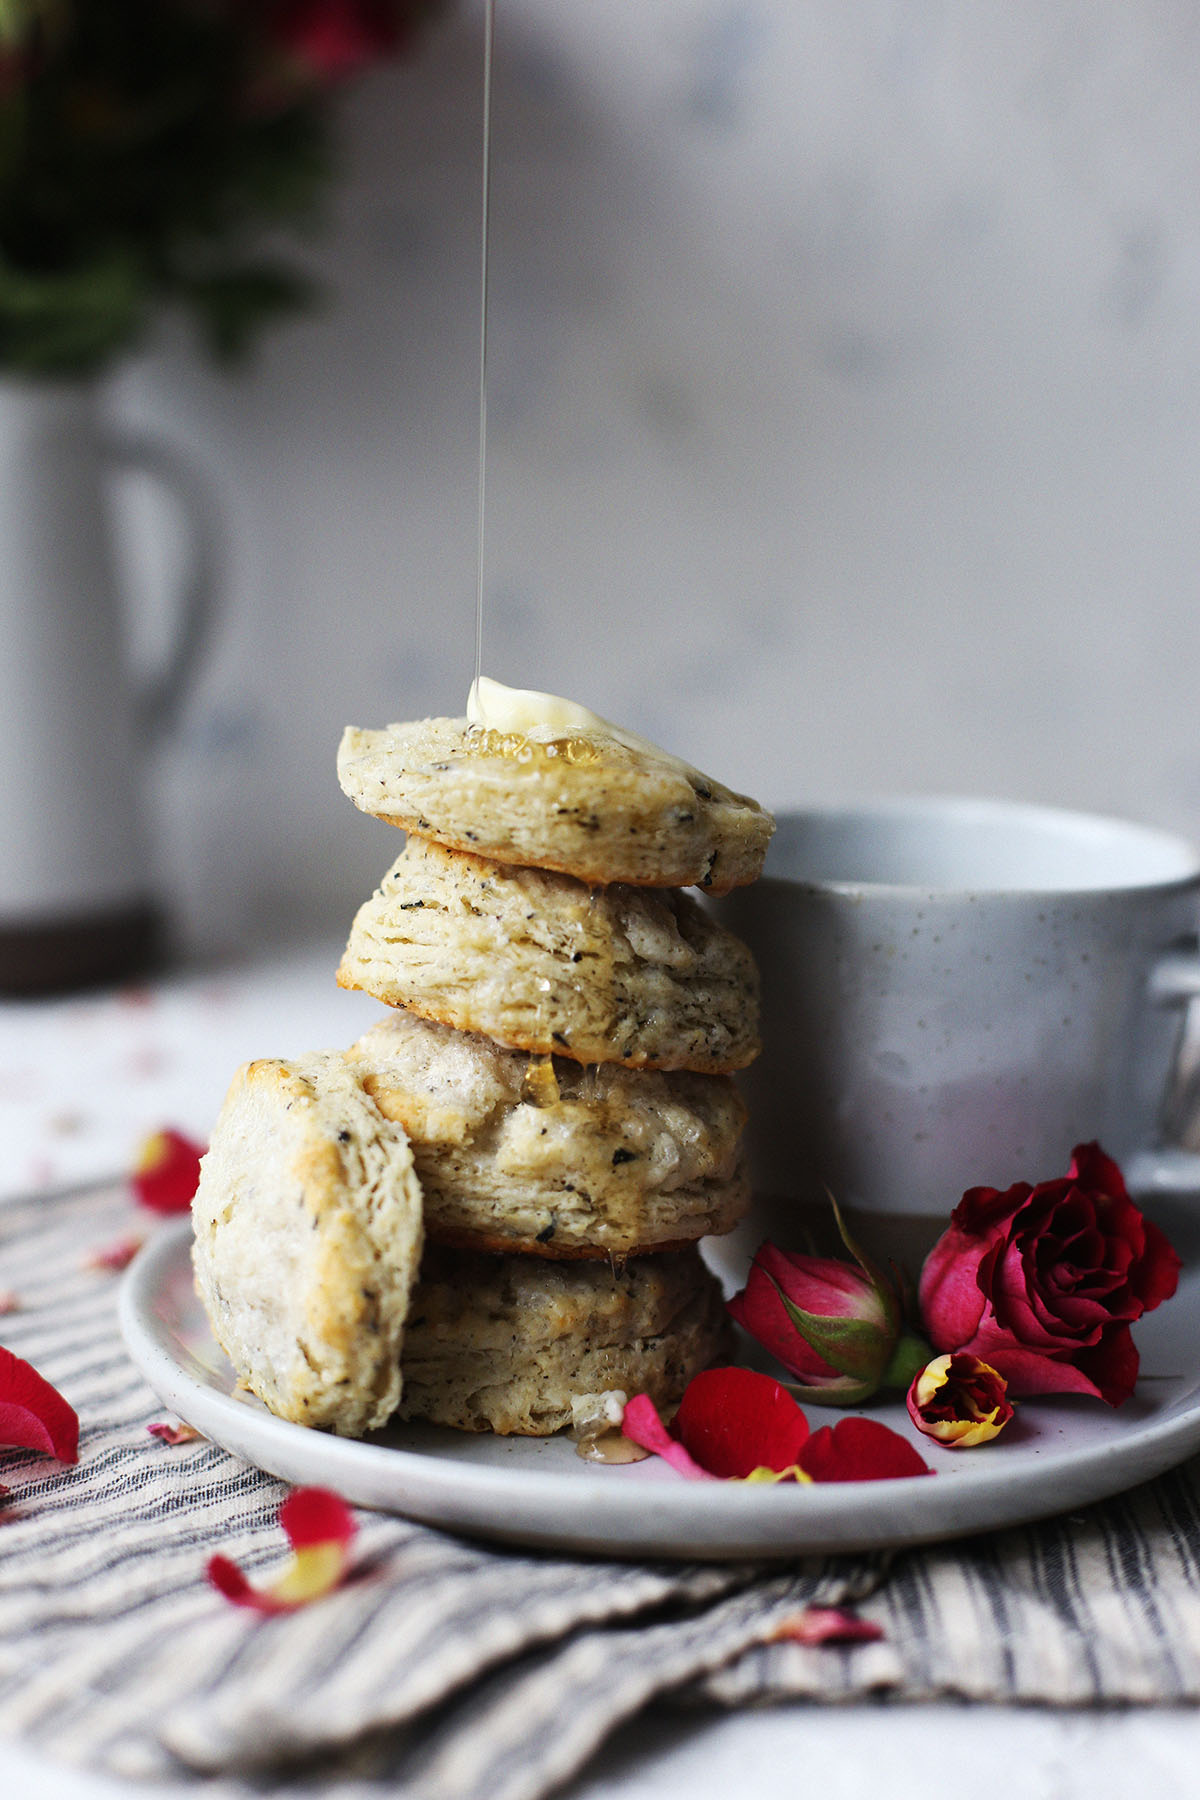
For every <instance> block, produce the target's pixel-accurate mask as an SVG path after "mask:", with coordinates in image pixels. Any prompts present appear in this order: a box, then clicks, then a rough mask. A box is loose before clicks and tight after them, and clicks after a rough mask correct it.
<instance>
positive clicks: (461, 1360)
mask: <svg viewBox="0 0 1200 1800" xmlns="http://www.w3.org/2000/svg"><path fill="white" fill-rule="evenodd" d="M727 1333H728V1326H727V1321H726V1317H725V1307H724V1302H723V1300H722V1297H721V1289H720V1284H719V1283H718V1282H717V1280H716V1278H715V1276H713V1275H712V1274H711V1273H710V1271H709V1270H708V1269H707V1268H706V1267H705V1265H704V1263H703V1262H702V1261H701V1259H700V1255H699V1252H698V1251H696V1250H695V1249H690V1250H681V1251H676V1252H674V1253H669V1252H664V1253H663V1254H661V1255H656V1256H639V1257H636V1258H632V1259H631V1260H630V1261H629V1262H627V1263H625V1264H624V1265H621V1264H617V1265H616V1266H610V1265H609V1264H608V1263H591V1262H559V1263H548V1262H542V1261H539V1260H538V1259H536V1258H534V1257H528V1256H474V1255H471V1254H469V1253H467V1252H464V1251H454V1250H446V1249H442V1248H441V1247H439V1246H436V1245H431V1246H430V1248H429V1249H428V1250H427V1251H426V1254H425V1260H424V1262H423V1263H422V1267H421V1280H420V1283H419V1285H418V1287H417V1289H416V1291H415V1293H414V1295H413V1304H412V1314H411V1318H410V1322H409V1328H408V1332H407V1334H406V1338H405V1347H404V1399H403V1402H402V1404H401V1408H400V1415H399V1416H400V1417H401V1418H405V1419H423V1420H426V1421H428V1422H429V1423H430V1424H434V1425H452V1426H454V1427H456V1428H457V1429H458V1430H460V1431H495V1432H499V1433H502V1434H504V1435H506V1436H507V1435H518V1436H525V1437H548V1436H549V1435H551V1434H552V1433H553V1432H556V1431H561V1430H562V1429H563V1427H564V1426H566V1425H569V1424H570V1422H571V1412H572V1406H571V1402H572V1399H573V1398H576V1397H580V1396H583V1395H586V1394H600V1393H604V1392H606V1391H609V1390H612V1389H614V1388H621V1389H623V1390H624V1391H625V1393H626V1394H627V1395H629V1394H635V1393H637V1394H649V1395H650V1397H651V1399H652V1400H653V1401H654V1402H655V1404H656V1405H657V1406H659V1407H671V1406H674V1405H676V1404H677V1402H678V1401H679V1399H680V1398H681V1396H682V1394H683V1390H684V1388H685V1387H686V1386H687V1384H688V1382H689V1381H690V1380H691V1379H692V1376H693V1375H697V1374H699V1372H700V1370H701V1369H703V1368H707V1367H708V1366H709V1364H710V1363H712V1362H714V1361H716V1360H719V1358H720V1357H721V1356H723V1355H724V1354H726V1352H727V1349H728V1344H727Z"/></svg>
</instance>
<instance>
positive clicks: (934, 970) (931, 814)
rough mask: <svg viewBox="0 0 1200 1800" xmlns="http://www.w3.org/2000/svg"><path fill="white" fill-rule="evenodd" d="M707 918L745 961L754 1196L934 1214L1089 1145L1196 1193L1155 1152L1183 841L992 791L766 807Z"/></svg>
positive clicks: (1185, 941)
mask: <svg viewBox="0 0 1200 1800" xmlns="http://www.w3.org/2000/svg"><path fill="white" fill-rule="evenodd" d="M720 913H721V917H722V919H723V920H724V921H725V922H726V923H728V924H729V925H730V926H731V928H732V929H733V930H735V931H737V932H738V933H739V934H740V935H741V936H742V937H744V938H745V939H746V940H747V941H748V942H749V943H750V945H751V947H752V948H753V950H754V952H755V954H756V956H757V957H758V961H759V965H760V968H761V971H762V985H763V1010H764V1042H765V1047H764V1051H763V1054H762V1056H761V1058H760V1059H759V1061H758V1062H757V1063H756V1064H755V1065H754V1067H753V1069H751V1070H750V1071H749V1073H748V1075H747V1077H746V1083H745V1086H746V1094H747V1099H748V1101H749V1104H750V1109H751V1122H750V1139H749V1141H750V1148H751V1157H752V1166H753V1171H754V1176H755V1184H756V1187H757V1188H758V1189H759V1191H760V1192H763V1193H765V1194H768V1195H774V1196H790V1197H793V1198H794V1199H795V1200H800V1201H812V1200H817V1199H819V1198H820V1197H821V1195H822V1194H823V1193H824V1192H825V1190H826V1189H828V1190H832V1192H833V1193H835V1194H836V1195H837V1196H838V1197H839V1199H841V1200H842V1201H843V1202H844V1203H845V1204H847V1205H848V1206H849V1207H851V1208H852V1209H854V1210H856V1211H861V1212H865V1213H873V1214H884V1213H891V1214H904V1215H907V1216H910V1217H911V1216H914V1215H919V1216H925V1217H931V1216H937V1217H941V1218H944V1217H945V1216H946V1214H947V1213H948V1212H949V1211H950V1209H951V1208H952V1207H953V1206H954V1205H955V1204H956V1203H957V1201H958V1199H959V1198H960V1196H961V1195H962V1193H963V1191H964V1189H966V1188H968V1187H973V1186H977V1185H986V1186H993V1187H1001V1188H1003V1187H1007V1186H1008V1185H1010V1184H1011V1183H1012V1182H1014V1181H1020V1180H1027V1181H1040V1180H1044V1179H1048V1178H1050V1177H1053V1176H1056V1175H1061V1174H1065V1172H1066V1167H1067V1161H1068V1158H1069V1156H1070V1152H1071V1149H1072V1146H1073V1145H1074V1144H1076V1143H1080V1142H1084V1141H1086V1140H1088V1139H1093V1138H1094V1139H1097V1140H1099V1142H1100V1143H1101V1144H1102V1145H1103V1146H1104V1148H1105V1150H1107V1151H1108V1152H1109V1154H1110V1155H1112V1156H1114V1157H1116V1159H1117V1160H1118V1161H1119V1162H1120V1163H1121V1164H1122V1167H1123V1168H1124V1170H1125V1172H1126V1176H1127V1178H1128V1179H1129V1181H1130V1184H1131V1186H1134V1187H1138V1188H1140V1189H1142V1190H1143V1191H1144V1190H1146V1189H1149V1188H1155V1187H1158V1188H1163V1187H1174V1188H1176V1189H1178V1188H1180V1187H1185V1186H1190V1187H1193V1188H1196V1189H1198V1190H1200V1157H1189V1156H1186V1155H1185V1154H1184V1153H1183V1152H1181V1151H1174V1152H1172V1151H1171V1150H1170V1149H1169V1148H1168V1147H1167V1146H1168V1139H1169V1135H1170V1134H1169V1129H1168V1124H1167V1111H1166V1109H1167V1105H1168V1098H1169V1095H1170V1093H1171V1089H1172V1077H1173V1072H1174V1069H1175V1064H1176V1059H1177V1057H1178V1053H1179V1048H1180V1043H1181V1038H1182V1032H1183V1025H1184V1002H1185V1001H1186V1000H1187V999H1189V998H1190V997H1192V996H1193V995H1196V994H1198V993H1200V956H1198V955H1197V940H1196V927H1197V920H1198V918H1200V852H1197V850H1196V849H1195V848H1193V846H1192V845H1190V844H1188V843H1187V842H1185V841H1184V840H1182V839H1179V838H1176V837H1173V836H1170V835H1169V834H1167V833H1165V832H1161V831H1156V830H1150V829H1147V828H1144V827H1142V826H1138V825H1133V824H1126V823H1123V822H1120V821H1117V820H1110V819H1104V818H1094V817H1090V816H1088V815H1085V814H1080V813H1070V812H1060V811H1055V810H1051V809H1048V808H1042V807H1033V806H1023V805H1015V804H1009V803H1006V802H1001V801H983V800H954V799H918V800H897V801H891V802H883V803H879V804H872V805H862V806H854V807H848V808H839V809H826V810H816V811H812V812H803V813H792V814H785V815H783V816H782V817H781V818H780V819H779V828H778V832H777V834H776V837H775V840H774V842H773V843H772V846H771V850H770V854H769V856H768V859H767V868H766V873H765V875H764V878H763V879H762V880H761V881H760V882H758V883H757V884H756V885H755V886H754V887H752V888H747V889H744V890H742V891H741V892H739V893H737V894H734V895H731V896H730V897H729V898H728V899H727V900H725V901H723V902H722V903H721V906H720Z"/></svg>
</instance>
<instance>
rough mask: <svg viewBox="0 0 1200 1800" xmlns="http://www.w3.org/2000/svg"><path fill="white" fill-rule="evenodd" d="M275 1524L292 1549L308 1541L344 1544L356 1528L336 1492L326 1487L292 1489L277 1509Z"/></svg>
mask: <svg viewBox="0 0 1200 1800" xmlns="http://www.w3.org/2000/svg"><path fill="white" fill-rule="evenodd" d="M279 1523H280V1525H281V1526H282V1527H283V1530H284V1532H285V1533H286V1534H287V1539H288V1542H289V1543H290V1544H291V1546H292V1549H293V1550H305V1549H307V1548H308V1547H309V1545H310V1544H348V1543H349V1542H350V1540H351V1538H352V1537H353V1536H354V1534H355V1532H356V1531H357V1529H358V1527H357V1525H356V1524H355V1522H354V1514H353V1513H352V1512H351V1510H350V1508H349V1507H348V1506H347V1505H346V1502H345V1501H344V1500H343V1499H342V1497H341V1495H340V1494H332V1493H330V1491H329V1489H328V1488H319V1487H303V1488H295V1489H294V1490H293V1491H292V1492H291V1493H290V1494H289V1495H288V1497H287V1499H286V1500H285V1501H284V1503H283V1505H282V1506H281V1507H280V1509H279Z"/></svg>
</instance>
